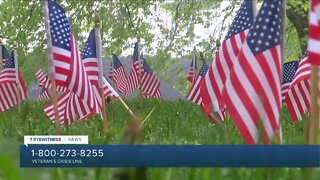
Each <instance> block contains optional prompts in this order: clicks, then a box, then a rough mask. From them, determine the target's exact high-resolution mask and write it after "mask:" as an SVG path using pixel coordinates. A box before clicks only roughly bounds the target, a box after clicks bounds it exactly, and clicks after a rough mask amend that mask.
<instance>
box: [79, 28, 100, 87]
mask: <svg viewBox="0 0 320 180" xmlns="http://www.w3.org/2000/svg"><path fill="white" fill-rule="evenodd" d="M81 59H82V63H83V64H84V66H85V70H86V72H87V75H88V78H89V80H90V82H91V85H94V86H99V68H98V59H97V52H96V39H95V29H92V30H91V31H90V34H89V37H88V39H87V42H86V45H85V47H84V49H83V51H82V54H81Z"/></svg>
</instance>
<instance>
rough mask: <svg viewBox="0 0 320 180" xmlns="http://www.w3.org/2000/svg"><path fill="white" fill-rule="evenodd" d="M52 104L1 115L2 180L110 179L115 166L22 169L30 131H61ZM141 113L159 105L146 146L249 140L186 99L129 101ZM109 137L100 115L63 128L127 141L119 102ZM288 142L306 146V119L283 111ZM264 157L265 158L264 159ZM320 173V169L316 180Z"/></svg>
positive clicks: (180, 175) (234, 175)
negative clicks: (48, 109)
mask: <svg viewBox="0 0 320 180" xmlns="http://www.w3.org/2000/svg"><path fill="white" fill-rule="evenodd" d="M46 103H47V102H28V103H27V102H24V103H23V104H22V111H21V113H18V112H17V109H16V108H14V109H11V110H9V111H7V112H5V113H0V131H1V133H0V162H1V163H0V164H1V165H0V179H110V178H111V177H112V170H113V169H112V168H56V169H53V168H41V169H40V168H20V167H19V145H20V144H22V143H23V136H24V135H49V134H55V129H54V126H53V125H52V124H51V122H49V120H48V118H47V117H46V116H45V114H44V113H43V111H42V107H43V105H44V104H46ZM127 103H128V105H129V106H130V107H131V108H132V110H133V111H134V112H136V114H138V116H139V117H142V118H143V117H145V116H147V114H148V113H149V112H150V111H151V109H152V108H153V107H155V110H154V112H153V113H152V115H151V116H150V117H149V119H148V120H147V122H146V123H145V124H144V142H143V143H144V144H243V140H242V138H241V136H240V134H239V133H238V131H237V130H236V128H235V127H234V125H233V123H232V121H230V120H229V119H228V120H226V122H224V123H222V124H214V123H212V122H210V121H209V120H208V119H207V118H206V117H205V116H204V115H203V114H202V112H201V110H200V108H199V107H198V106H196V105H194V104H193V103H191V102H186V101H182V100H179V101H157V100H145V101H144V104H143V105H141V104H140V102H139V100H132V101H128V102H127ZM107 108H108V114H109V116H110V120H109V121H108V128H109V135H108V136H107V137H105V136H104V135H103V130H102V125H101V121H100V119H99V117H97V116H95V117H93V118H90V119H89V120H88V121H85V122H83V123H79V122H75V123H74V124H73V125H72V126H68V127H65V128H63V130H62V134H70V135H89V143H90V144H121V143H122V141H121V138H122V135H123V132H124V130H125V129H126V126H127V122H128V120H129V118H130V117H129V114H128V113H127V112H126V110H125V109H124V108H123V107H122V106H121V104H120V103H118V102H113V103H111V104H110V105H108V107H107ZM282 117H283V143H284V144H302V143H304V141H303V123H302V122H297V123H292V122H291V120H290V117H289V115H288V113H287V111H286V109H285V108H284V109H283V112H282ZM261 158H263V157H261ZM147 176H148V178H149V179H156V180H158V179H159V180H163V179H208V180H209V179H272V180H273V179H290V180H294V179H302V178H303V177H304V171H303V170H302V169H301V168H290V169H289V168H274V169H270V168H252V169H249V168H149V169H148V170H147ZM316 176H317V177H320V175H319V171H316V172H315V173H314V179H317V177H316Z"/></svg>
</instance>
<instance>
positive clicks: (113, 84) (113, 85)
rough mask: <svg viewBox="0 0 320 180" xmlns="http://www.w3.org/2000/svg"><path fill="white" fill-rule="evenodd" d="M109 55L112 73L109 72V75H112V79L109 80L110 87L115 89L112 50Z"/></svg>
mask: <svg viewBox="0 0 320 180" xmlns="http://www.w3.org/2000/svg"><path fill="white" fill-rule="evenodd" d="M110 54H111V68H112V72H111V75H112V79H111V80H112V87H115V82H114V59H113V50H111V51H110ZM111 68H110V69H111Z"/></svg>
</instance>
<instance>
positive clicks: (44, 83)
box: [36, 68, 68, 92]
mask: <svg viewBox="0 0 320 180" xmlns="http://www.w3.org/2000/svg"><path fill="white" fill-rule="evenodd" d="M36 77H37V79H38V83H39V86H40V87H43V88H46V89H51V82H50V81H49V78H48V75H47V74H45V73H44V72H43V71H42V69H41V68H39V69H38V70H37V72H36ZM67 89H68V88H67V87H63V86H57V91H60V92H65V91H67Z"/></svg>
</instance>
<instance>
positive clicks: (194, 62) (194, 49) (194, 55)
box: [192, 47, 197, 84]
mask: <svg viewBox="0 0 320 180" xmlns="http://www.w3.org/2000/svg"><path fill="white" fill-rule="evenodd" d="M192 62H193V63H192V64H193V69H194V72H195V70H196V67H197V65H196V63H197V62H196V47H193V56H192ZM195 78H196V77H195V75H193V76H192V84H193V83H194V81H195Z"/></svg>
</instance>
